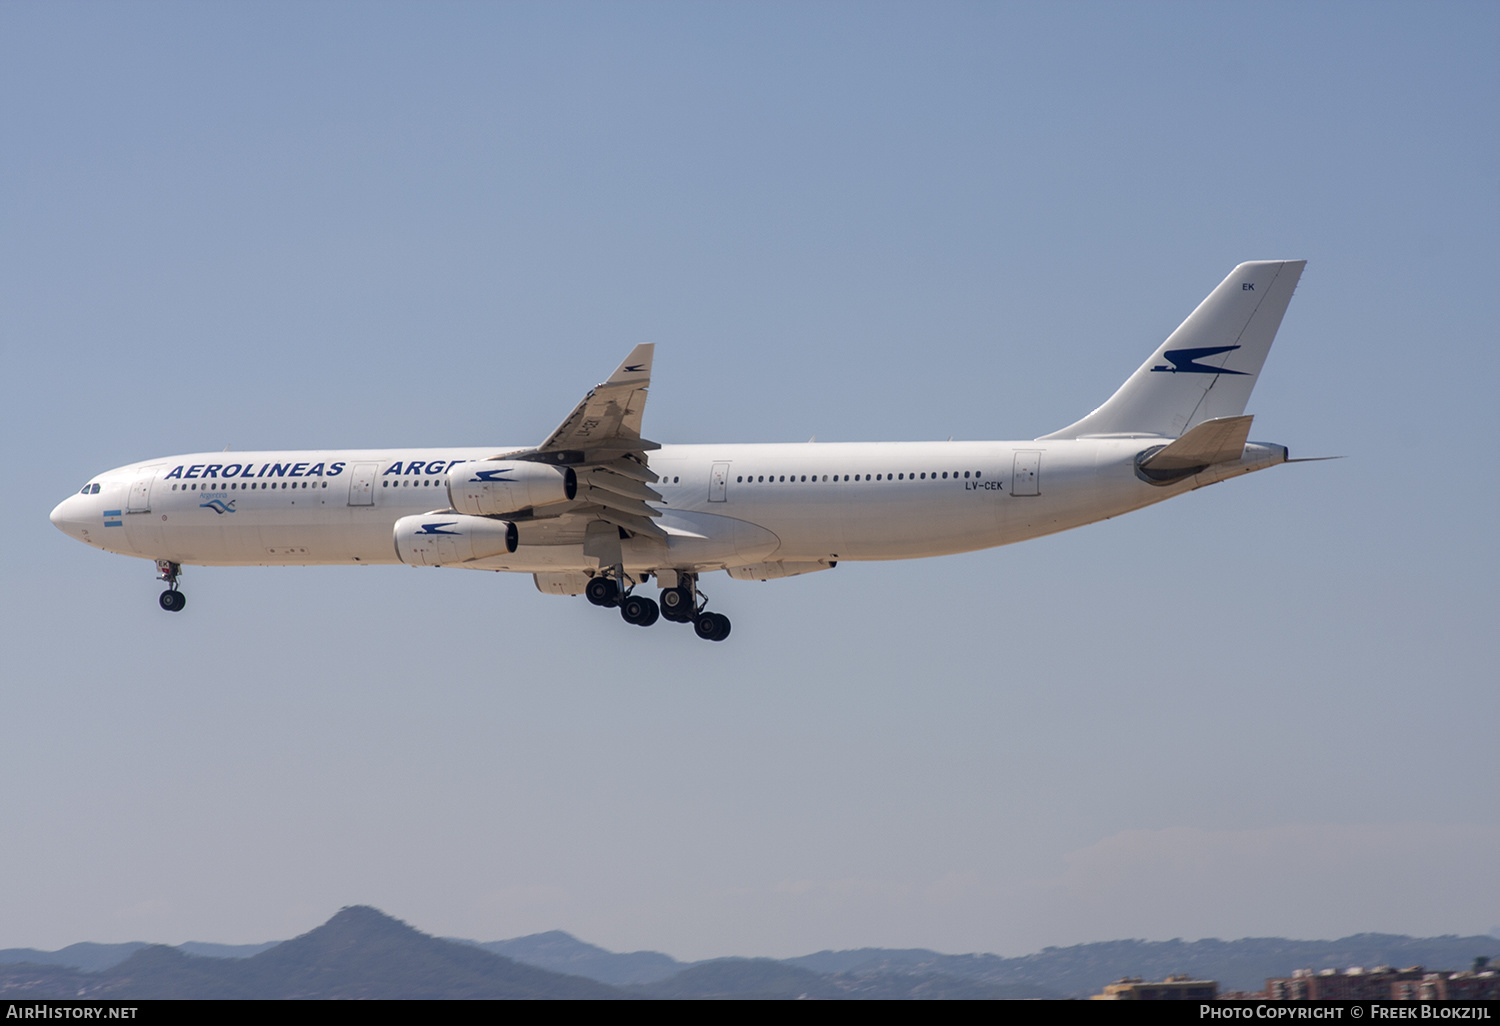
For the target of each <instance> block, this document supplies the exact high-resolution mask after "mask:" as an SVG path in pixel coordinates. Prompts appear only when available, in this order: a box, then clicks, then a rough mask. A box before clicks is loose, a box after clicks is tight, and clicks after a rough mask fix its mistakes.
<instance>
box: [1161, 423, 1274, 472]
mask: <svg viewBox="0 0 1500 1026" xmlns="http://www.w3.org/2000/svg"><path fill="white" fill-rule="evenodd" d="M1254 419H1255V418H1254V417H1253V416H1244V417H1219V418H1218V419H1216V420H1205V421H1204V422H1203V423H1202V424H1199V425H1198V426H1197V427H1195V428H1193V429H1192V430H1190V431H1189V432H1188V433H1187V434H1185V435H1183V436H1182V437H1181V438H1179V439H1177V440H1176V441H1174V442H1172V443H1171V444H1170V445H1167V446H1165V447H1163V448H1161V449H1158V450H1157V451H1156V452H1154V453H1152V454H1151V455H1150V456H1148V457H1146V458H1145V459H1143V460H1141V462H1140V466H1141V468H1142V469H1143V470H1157V471H1161V470H1192V469H1196V468H1202V467H1211V466H1213V465H1214V464H1215V463H1230V462H1233V461H1234V460H1237V459H1239V458H1240V456H1242V455H1243V454H1244V452H1245V442H1246V440H1247V439H1248V438H1249V437H1250V422H1251V421H1253V420H1254Z"/></svg>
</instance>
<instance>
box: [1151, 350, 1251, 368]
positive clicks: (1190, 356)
mask: <svg viewBox="0 0 1500 1026" xmlns="http://www.w3.org/2000/svg"><path fill="white" fill-rule="evenodd" d="M1238 348H1239V346H1204V347H1203V348H1201V349H1168V350H1167V351H1166V352H1165V353H1162V354H1161V355H1163V356H1165V357H1166V358H1167V360H1168V361H1170V362H1171V364H1172V366H1170V367H1168V366H1167V365H1166V364H1164V363H1159V364H1157V365H1156V366H1155V367H1152V368H1151V369H1152V370H1153V371H1161V372H1163V373H1166V374H1244V373H1245V371H1235V370H1225V369H1224V368H1222V367H1205V366H1203V364H1201V363H1199V362H1198V361H1199V360H1206V359H1208V358H1209V357H1210V356H1218V355H1219V354H1220V353H1232V352H1234V351H1235V350H1236V349H1238Z"/></svg>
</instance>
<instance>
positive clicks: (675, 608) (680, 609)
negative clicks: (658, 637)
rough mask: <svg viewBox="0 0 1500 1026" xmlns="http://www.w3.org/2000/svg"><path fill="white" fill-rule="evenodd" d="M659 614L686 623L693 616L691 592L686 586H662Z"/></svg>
mask: <svg viewBox="0 0 1500 1026" xmlns="http://www.w3.org/2000/svg"><path fill="white" fill-rule="evenodd" d="M661 615H662V616H665V617H666V618H667V619H668V620H675V621H676V622H677V623H687V622H688V621H689V620H691V619H692V617H693V595H692V593H691V592H689V591H688V590H687V589H686V588H663V589H662V592H661Z"/></svg>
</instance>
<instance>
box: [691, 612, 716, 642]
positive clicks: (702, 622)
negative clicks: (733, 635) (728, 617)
mask: <svg viewBox="0 0 1500 1026" xmlns="http://www.w3.org/2000/svg"><path fill="white" fill-rule="evenodd" d="M720 619H721V617H720V616H719V615H718V614H717V613H704V614H703V615H702V616H700V617H698V619H697V620H695V621H693V631H694V633H696V634H697V635H698V637H700V638H702V639H703V640H704V641H718V640H719V631H720V629H721V628H720V625H719V621H720Z"/></svg>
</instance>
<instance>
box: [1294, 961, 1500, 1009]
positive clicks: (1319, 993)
mask: <svg viewBox="0 0 1500 1026" xmlns="http://www.w3.org/2000/svg"><path fill="white" fill-rule="evenodd" d="M1266 997H1268V998H1270V999H1271V1000H1272V1001H1452V1000H1485V999H1495V998H1500V973H1497V972H1496V971H1495V970H1493V969H1485V970H1481V971H1475V972H1448V971H1445V972H1436V973H1430V972H1428V971H1427V970H1426V969H1425V968H1423V967H1422V966H1420V965H1414V966H1410V967H1409V968H1406V969H1392V968H1391V967H1390V966H1388V965H1378V966H1376V967H1375V968H1373V969H1364V968H1362V967H1360V966H1353V967H1351V968H1349V969H1346V970H1344V971H1342V972H1340V971H1339V970H1337V969H1323V970H1321V971H1319V972H1316V973H1315V972H1313V971H1312V970H1311V969H1298V970H1297V971H1296V972H1294V973H1292V975H1291V976H1289V977H1285V978H1283V979H1270V980H1267V981H1266Z"/></svg>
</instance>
